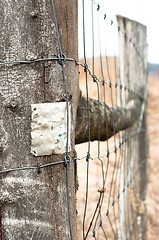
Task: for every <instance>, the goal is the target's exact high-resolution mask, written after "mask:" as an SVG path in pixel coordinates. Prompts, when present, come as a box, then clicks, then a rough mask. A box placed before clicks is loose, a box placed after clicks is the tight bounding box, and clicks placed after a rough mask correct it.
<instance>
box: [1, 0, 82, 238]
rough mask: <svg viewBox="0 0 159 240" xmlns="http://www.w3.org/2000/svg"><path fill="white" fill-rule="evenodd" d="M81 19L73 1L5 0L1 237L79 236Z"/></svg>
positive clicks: (2, 24)
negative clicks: (77, 176)
mask: <svg viewBox="0 0 159 240" xmlns="http://www.w3.org/2000/svg"><path fill="white" fill-rule="evenodd" d="M77 16H78V13H77V1H73V0H70V1H62V2H61V1H60V0H56V1H55V3H54V1H53V0H52V1H44V0H39V1H38V2H37V1H35V0H29V1H27V0H24V1H18V3H16V2H15V1H12V0H10V1H8V0H4V1H1V2H0V30H1V34H0V43H1V44H0V112H1V117H0V148H1V150H0V168H1V169H0V170H1V172H0V182H1V183H0V206H1V213H0V219H1V221H0V240H9V239H10V240H11V239H12V240H14V239H15V240H22V239H23V240H25V239H34V240H36V239H45V240H47V239H48V240H51V239H54V240H59V239H69V240H70V239H76V207H75V187H74V162H73V158H74V142H75V141H74V139H75V135H74V129H75V118H76V110H77V102H78V94H79V90H78V67H76V65H75V63H74V62H73V61H68V60H67V58H76V59H77V46H78V39H77V29H78V27H77ZM47 58H52V59H53V60H50V61H48V60H47ZM54 58H56V59H57V60H55V59H54ZM39 59H40V60H39ZM41 59H45V61H42V60H41ZM17 61H19V62H21V63H20V64H17ZM22 61H24V62H22ZM66 102H67V104H66ZM46 103H48V104H46ZM53 103H56V104H55V105H54V104H53ZM69 106H71V107H69ZM49 108H50V109H49ZM69 109H71V110H70V111H71V116H70V115H69ZM54 110H55V111H54ZM50 111H51V112H52V115H51V114H50ZM56 114H57V115H56ZM59 115H60V117H59V119H60V120H57V117H58V116H59ZM58 121H61V122H60V124H61V125H58ZM62 124H63V125H62ZM43 130H47V131H43ZM51 131H52V132H51ZM46 133H48V138H47V134H46ZM45 136H46V139H45ZM49 137H50V139H49ZM37 138H39V141H37ZM41 139H42V140H41ZM55 140H56V141H55ZM69 141H70V143H69ZM39 142H40V143H39ZM59 143H60V144H59ZM49 144H50V145H49ZM55 145H56V147H55ZM55 148H56V150H57V151H56V150H55Z"/></svg>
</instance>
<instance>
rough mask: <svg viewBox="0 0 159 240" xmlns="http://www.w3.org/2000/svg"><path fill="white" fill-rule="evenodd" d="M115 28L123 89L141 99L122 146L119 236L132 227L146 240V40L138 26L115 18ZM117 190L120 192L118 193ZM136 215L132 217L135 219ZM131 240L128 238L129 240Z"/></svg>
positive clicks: (136, 233) (139, 25)
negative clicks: (139, 107) (134, 120)
mask: <svg viewBox="0 0 159 240" xmlns="http://www.w3.org/2000/svg"><path fill="white" fill-rule="evenodd" d="M117 20H118V24H119V51H120V54H119V61H120V80H121V83H122V85H123V86H126V87H128V88H129V89H131V90H133V91H134V92H136V93H138V94H139V95H140V96H141V98H143V103H142V108H141V114H140V119H139V121H137V123H136V124H134V125H133V127H131V128H130V129H128V130H126V131H125V135H124V136H128V137H130V141H128V142H127V143H126V145H125V149H126V150H125V153H124V154H125V156H124V157H125V160H124V163H123V166H122V176H121V188H122V189H123V188H126V186H127V184H128V183H129V186H128V187H127V188H126V190H125V192H124V194H123V198H121V201H120V211H121V212H122V213H121V219H120V222H121V232H120V234H121V235H122V237H123V238H124V239H125V238H126V237H127V236H128V235H129V234H130V233H131V230H132V229H131V228H132V226H133V233H132V234H134V235H133V236H140V239H146V210H145V205H144V200H145V196H146V187H147V174H146V166H147V161H146V159H147V136H146V124H145V123H146V114H145V108H146V98H147V38H146V27H145V26H143V25H142V24H140V23H138V22H136V21H132V20H130V19H127V18H124V17H122V16H117ZM122 93H123V94H122V106H123V107H125V105H126V103H127V101H128V100H129V97H130V94H131V92H130V91H129V92H128V91H124V87H123V91H122ZM122 189H121V190H122ZM135 214H136V215H135ZM130 239H131V237H130Z"/></svg>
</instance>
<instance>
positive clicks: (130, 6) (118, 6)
mask: <svg viewBox="0 0 159 240" xmlns="http://www.w3.org/2000/svg"><path fill="white" fill-rule="evenodd" d="M93 1H94V2H95V3H97V4H98V3H99V4H100V6H101V8H102V11H104V12H106V14H107V20H108V19H113V20H114V17H115V15H122V16H124V17H127V18H130V19H132V20H135V21H137V22H140V23H142V24H144V25H145V26H146V27H147V42H148V62H151V63H158V64H159V26H158V24H159V7H158V0H151V1H150V0H93ZM91 2H92V1H91V0H85V15H86V18H85V21H86V25H85V28H86V38H87V35H88V36H89V35H91V11H90V9H91ZM87 9H88V11H87ZM79 12H80V14H79V21H80V22H79V42H80V43H81V42H82V35H83V34H82V24H81V23H82V16H81V15H82V14H81V13H82V0H79ZM94 27H95V31H97V27H96V26H94ZM101 28H102V27H101ZM101 32H103V30H102V29H101ZM109 37H110V34H107V39H109ZM101 38H102V37H101ZM103 38H104V37H103ZM88 41H89V42H88V43H87V44H86V49H87V50H89V49H91V47H92V46H91V43H90V40H88ZM101 41H102V40H101ZM108 41H109V40H108ZM110 42H112V40H111V39H110ZM80 45H81V46H82V44H80ZM81 46H80V47H79V49H80V50H79V51H80V53H81V52H82V47H81ZM97 48H98V47H97ZM110 48H111V46H110V47H109V49H110ZM98 52H99V51H98Z"/></svg>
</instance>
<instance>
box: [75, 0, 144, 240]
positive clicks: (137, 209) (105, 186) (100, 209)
mask: <svg viewBox="0 0 159 240" xmlns="http://www.w3.org/2000/svg"><path fill="white" fill-rule="evenodd" d="M80 4H81V6H79V7H80V10H81V12H80V16H82V17H80V19H79V26H80V27H81V29H80V36H79V38H80V39H81V42H80V52H79V56H80V58H81V59H83V61H84V64H83V67H81V68H80V75H79V76H80V89H81V90H82V94H83V95H85V96H86V98H87V100H88V106H87V119H88V120H87V121H88V122H87V124H88V139H89V140H88V142H87V143H84V144H82V145H77V146H76V150H77V155H78V165H77V166H78V167H77V169H78V178H79V190H78V192H77V210H78V230H79V232H80V233H81V232H82V235H81V234H79V235H80V236H79V239H100V240H102V239H144V237H145V235H144V231H145V229H146V228H145V226H146V222H145V218H146V212H145V204H144V198H143V196H141V188H142V190H144V189H145V188H146V180H145V179H146V172H145V176H144V177H143V175H142V173H143V169H144V171H146V170H145V168H146V158H145V157H144V156H143V155H142V156H141V154H140V150H139V148H145V149H144V151H146V147H145V145H144V144H145V143H144V141H143V136H145V131H146V129H145V126H143V120H144V118H145V109H146V99H147V83H146V71H147V70H146V56H145V50H146V47H147V45H146V35H145V39H144V40H143V42H142V39H141V41H140V39H139V35H138V34H139V33H138V31H139V29H138V28H136V29H132V28H131V26H128V25H131V24H130V22H131V20H130V21H129V22H128V23H127V22H126V21H125V26H126V25H127V26H126V27H128V28H130V29H129V30H128V31H127V30H126V27H125V26H124V25H123V26H122V24H120V21H118V22H117V20H116V18H115V17H114V16H113V15H111V17H109V16H107V12H105V9H107V8H105V6H104V3H103V1H98V2H96V1H87V2H86V1H80ZM105 5H106V4H105ZM119 18H120V17H119ZM134 30H135V31H134ZM81 36H82V37H83V39H82V37H81ZM121 38H123V39H125V40H124V41H125V44H127V46H126V45H124V46H122V49H119V48H120V47H121V46H120V47H119V45H120V44H119V42H120V41H121ZM137 38H138V40H137V41H136V39H137ZM123 44H124V43H123ZM82 49H83V55H82ZM122 51H123V53H122ZM126 51H127V52H126ZM132 52H133V53H132ZM121 55H124V57H123V58H124V60H125V63H124V62H123V60H122V59H121V58H122V56H121ZM132 55H133V56H132ZM131 58H132V59H133V60H132V61H131ZM134 64H135V65H134ZM127 65H130V66H129V67H127ZM137 65H138V67H136V66H137ZM128 68H130V72H131V73H130V72H129V70H128ZM124 72H126V73H125V78H124V77H123V74H124ZM139 72H142V76H139ZM141 78H143V80H141ZM140 80H141V82H142V83H140V84H143V89H142V91H141V89H140V87H139V85H140V84H138V82H140ZM143 82H144V83H143ZM132 92H133V94H134V95H135V96H136V98H141V99H142V108H141V113H140V117H139V118H138V119H136V123H135V124H134V125H133V126H132V127H129V128H128V129H126V130H124V131H120V132H118V133H116V132H115V124H116V120H115V116H113V114H112V119H111V121H112V125H113V131H114V133H113V136H112V137H111V138H109V137H108V136H107V134H108V128H109V126H108V125H109V124H108V122H106V123H105V135H106V137H105V139H107V140H106V141H104V142H103V141H100V140H101V135H102V134H103V132H102V130H101V112H100V104H99V103H100V102H103V103H104V104H105V105H108V106H109V107H111V108H118V107H121V108H123V109H124V108H125V105H126V102H127V101H128V98H129V97H130V94H132ZM128 96H129V97H128ZM90 98H93V99H96V100H97V102H98V117H97V118H96V121H97V130H96V129H93V131H94V132H96V135H97V138H96V141H93V142H92V141H91V137H90V131H91V130H92V123H91V120H90V119H91V117H90V114H91V113H90V111H91V110H90V106H89V99H90ZM105 117H106V116H105ZM125 118H126V114H125ZM141 136H142V137H141ZM141 141H143V144H142V143H141ZM142 178H144V183H143V180H142ZM141 182H142V183H143V184H142V187H141ZM143 216H144V217H143Z"/></svg>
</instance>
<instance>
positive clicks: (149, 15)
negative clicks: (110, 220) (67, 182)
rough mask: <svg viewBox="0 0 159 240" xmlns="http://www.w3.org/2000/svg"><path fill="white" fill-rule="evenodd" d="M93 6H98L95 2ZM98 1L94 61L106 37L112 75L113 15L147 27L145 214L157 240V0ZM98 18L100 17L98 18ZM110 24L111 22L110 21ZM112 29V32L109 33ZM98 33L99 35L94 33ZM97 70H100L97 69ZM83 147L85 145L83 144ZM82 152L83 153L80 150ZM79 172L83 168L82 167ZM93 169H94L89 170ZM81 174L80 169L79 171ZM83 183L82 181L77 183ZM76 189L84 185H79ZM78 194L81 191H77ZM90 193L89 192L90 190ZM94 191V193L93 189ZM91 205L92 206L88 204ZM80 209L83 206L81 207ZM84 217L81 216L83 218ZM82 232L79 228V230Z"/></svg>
mask: <svg viewBox="0 0 159 240" xmlns="http://www.w3.org/2000/svg"><path fill="white" fill-rule="evenodd" d="M94 2H96V5H97V6H98V1H94ZM99 2H100V8H101V9H102V11H103V9H104V11H105V14H106V20H107V22H108V24H107V22H106V24H107V30H108V31H107V32H105V31H104V28H103V26H102V25H101V24H99V22H98V21H96V22H95V23H94V31H95V32H98V31H99V26H100V28H101V29H100V32H102V34H103V36H102V35H101V37H100V43H99V39H98V36H96V37H97V38H96V37H95V39H94V44H95V50H94V54H95V57H96V61H98V60H97V59H98V58H99V52H100V51H101V52H102V53H103V55H104V54H105V47H104V44H102V42H103V43H104V42H105V38H106V39H107V55H108V56H110V57H109V61H110V62H111V61H112V63H110V65H109V66H110V72H111V74H112V75H113V74H114V73H113V60H112V56H114V55H115V56H118V53H119V50H118V40H117V39H118V34H117V31H116V28H117V22H116V17H115V16H116V14H117V15H122V16H124V17H128V18H130V19H133V20H135V21H138V22H140V23H142V24H143V25H145V26H146V27H147V42H148V58H147V60H148V105H147V130H148V139H149V155H148V189H147V199H146V205H147V217H148V225H147V227H148V235H147V236H148V240H157V239H158V236H159V195H158V189H159V181H158V178H159V157H158V156H159V125H158V123H159V50H158V48H159V47H158V43H159V29H158V22H159V14H158V1H157V0H151V1H150V0H147V1H143V0H140V1H138V0H133V1H128V0H118V1H117V0H105V1H104V0H103V1H99ZM84 4H85V11H86V9H89V10H90V9H91V1H85V3H84ZM82 11H83V10H82V0H79V59H80V60H82V59H83V58H84V51H83V46H84V44H83V24H82V21H83V19H82ZM103 14H104V12H103ZM85 15H87V22H86V24H85V29H84V30H85V54H86V57H87V59H89V61H90V62H91V60H90V59H91V56H92V48H93V46H92V42H91V41H90V38H91V37H90V35H91V32H92V26H91V24H92V23H91V11H88V12H85ZM94 17H95V18H96V19H98V12H94ZM99 21H100V19H99ZM110 23H111V24H110ZM110 32H111V34H109V33H110ZM97 35H98V34H97ZM100 48H101V49H100ZM96 71H97V72H100V69H98V70H97V69H96ZM83 79H84V73H83V72H82V71H81V72H80V88H81V89H82V91H83V93H85V85H84V82H83V81H84V80H83ZM95 94H96V89H93V87H91V91H90V97H94V98H96V95H95ZM85 147H86V146H85ZM92 148H93V147H92ZM77 151H78V152H80V153H81V156H84V154H85V152H84V148H83V147H82V148H80V146H77ZM82 151H83V152H82ZM81 171H83V173H84V171H85V169H82V168H81ZM92 171H93V170H92ZM79 174H80V175H81V174H82V173H81V172H80V173H79ZM93 174H94V175H93V178H92V179H91V180H90V181H92V184H96V180H95V179H96V178H97V179H98V174H100V173H99V172H98V171H95V170H94V171H93ZM79 184H82V182H79ZM79 188H84V185H83V186H81V185H80V186H79ZM80 194H81V193H80ZM90 194H91V193H90ZM92 194H94V192H92ZM78 197H79V198H78V209H79V212H80V207H81V206H82V204H83V203H84V201H85V198H84V195H83V196H82V195H80V196H78ZM89 207H90V208H91V206H89ZM81 208H82V207H81ZM82 217H83V216H81V218H82ZM80 231H81V229H80Z"/></svg>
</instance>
